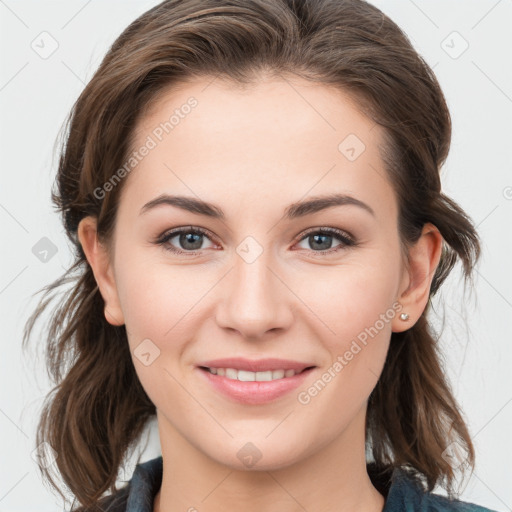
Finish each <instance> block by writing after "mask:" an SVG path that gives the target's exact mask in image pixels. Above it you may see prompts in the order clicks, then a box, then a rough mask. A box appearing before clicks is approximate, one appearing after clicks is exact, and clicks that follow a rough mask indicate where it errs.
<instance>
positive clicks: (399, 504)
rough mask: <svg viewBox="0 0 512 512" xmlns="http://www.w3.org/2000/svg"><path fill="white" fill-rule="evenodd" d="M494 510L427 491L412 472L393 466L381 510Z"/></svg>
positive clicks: (406, 511)
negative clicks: (384, 502)
mask: <svg viewBox="0 0 512 512" xmlns="http://www.w3.org/2000/svg"><path fill="white" fill-rule="evenodd" d="M416 511H418V512H447V511H454V512H496V511H495V510H492V509H489V508H486V507H483V506H481V505H476V504H475V503H469V502H466V501H461V500H458V499H449V498H448V497H446V496H441V495H439V494H434V493H433V492H427V491H425V490H424V489H423V487H422V486H421V483H420V481H419V480H418V478H416V477H415V476H414V475H413V474H411V473H409V472H407V471H406V470H404V469H403V468H395V470H394V471H393V474H392V476H391V485H390V487H389V492H388V495H387V498H386V504H385V506H384V511H383V512H416Z"/></svg>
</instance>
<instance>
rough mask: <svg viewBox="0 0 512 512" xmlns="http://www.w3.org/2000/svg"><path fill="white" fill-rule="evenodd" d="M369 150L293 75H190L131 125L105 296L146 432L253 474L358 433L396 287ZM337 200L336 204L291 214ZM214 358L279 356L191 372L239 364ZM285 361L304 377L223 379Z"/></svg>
mask: <svg viewBox="0 0 512 512" xmlns="http://www.w3.org/2000/svg"><path fill="white" fill-rule="evenodd" d="M292 85H293V87H292ZM191 97H193V98H194V100H193V101H191V100H190V98H191ZM187 102H188V103H187ZM187 104H188V105H193V106H191V107H185V105H187ZM176 110H177V112H176ZM173 113H175V117H174V121H171V122H172V128H169V124H167V125H165V122H166V121H167V122H168V121H169V118H170V117H171V116H172V115H173ZM163 127H166V128H167V131H166V130H165V129H164V128H163ZM158 128H160V129H158ZM148 137H149V138H148ZM150 139H151V141H152V142H150ZM381 140H382V131H381V128H380V127H379V126H377V125H375V124H374V123H373V122H371V121H370V120H368V119H367V118H365V117H364V116H363V115H362V114H361V113H360V112H359V111H358V110H357V108H356V107H355V105H354V104H353V103H352V102H351V101H350V100H349V98H348V97H347V96H345V95H344V94H343V93H341V92H340V91H339V90H334V89H330V88H328V87H326V86H320V85H314V84H312V83H309V82H305V81H301V80H298V79H294V80H293V81H289V82H287V81H284V80H283V81H277V80H276V81H261V82H259V83H258V84H257V85H255V86H253V87H251V88H247V89H245V90H240V89H236V88H234V87H233V86H229V85H228V84H226V83H223V82H221V81H219V80H215V81H213V82H212V81H211V78H210V79H204V80H198V81H196V82H191V83H188V84H187V85H186V86H183V87H180V88H179V89H173V90H172V91H166V92H165V93H164V94H162V95H161V96H160V97H159V98H158V101H156V102H155V103H154V104H153V106H152V108H151V109H150V110H149V111H148V112H147V113H146V114H145V116H144V117H143V118H142V119H141V121H140V122H139V124H138V125H137V130H136V138H135V144H134V148H135V149H140V148H141V147H142V146H144V145H146V147H149V149H148V150H147V151H145V150H141V151H139V154H140V155H142V153H144V156H141V158H140V161H139V162H138V163H137V165H136V167H135V168H134V169H133V170H132V171H131V172H130V173H129V175H128V176H127V177H125V178H124V179H125V182H124V183H123V190H122V194H121V197H120V203H119V208H118V216H117V220H116V227H115V233H114V238H113V243H114V246H113V248H114V250H113V252H112V254H111V270H112V276H113V282H114V292H113V294H112V295H110V296H109V298H108V300H106V302H107V309H109V314H110V318H111V319H112V318H116V319H117V321H118V322H119V323H125V324H126V329H127V332H128V337H129V344H130V349H131V351H132V356H133V364H134V366H135V369H136V371H137V374H138V377H139V379H140V381H141V383H142V386H143V387H144V389H145V390H146V392H147V394H148V396H149V397H150V399H151V400H152V401H153V403H154V404H155V406H156V408H157V411H158V421H159V428H160V432H161V433H162V432H165V433H166V435H168V436H169V437H172V438H173V439H174V442H176V443H181V444H182V446H192V447H194V449H195V450H197V453H200V454H203V455H205V456H207V457H209V458H210V459H213V460H214V461H216V462H218V463H221V464H225V465H227V466H230V467H238V468H243V467H244V464H245V465H246V466H247V458H244V455H247V454H248V455H253V456H254V457H256V458H259V459H260V460H259V462H258V467H260V468H262V469H270V468H274V469H275V468H280V467H286V466H289V465H291V464H293V463H296V462H299V461H300V460H304V459H305V458H306V457H308V456H310V455H312V454H314V453H317V452H319V451H320V450H321V449H322V448H324V447H326V446H327V445H330V444H331V443H333V442H336V441H337V440H340V439H343V438H344V439H346V440H347V439H348V437H347V436H349V435H350V436H352V437H353V436H354V435H355V434H354V429H353V428H352V427H353V425H354V422H355V421H357V425H358V432H359V433H358V435H360V434H361V428H362V427H363V426H364V423H363V421H364V413H365V410H366V405H367V399H368V396H369V394H370V393H371V391H372V389H373V388H374V387H375V385H376V383H377V380H378V377H379V375H380V373H381V370H382V368H383V365H384V361H385V357H386V353H387V349H388V345H389V340H390V336H391V332H392V330H394V326H396V325H397V322H398V320H397V318H398V310H399V308H400V306H399V305H398V303H397V300H398V298H399V297H400V293H401V291H403V289H404V283H405V281H404V275H405V274H404V265H403V261H402V257H401V250H400V242H399V234H398V230H397V212H398V207H397V202H396V198H395V195H394V191H393V188H392V186H391V185H390V183H389V182H388V181H387V179H386V173H385V170H384V167H383V163H382V161H381V158H380V155H379V150H378V146H379V144H381ZM150 146H151V147H150ZM334 195H339V196H340V197H341V196H346V197H345V199H342V200H341V201H340V202H339V203H338V204H335V203H334V202H333V203H331V205H330V206H328V207H326V205H325V203H324V204H323V206H324V207H323V208H319V205H320V203H318V202H317V203H313V204H312V205H310V207H302V208H301V207H300V206H297V203H301V202H308V201H311V200H312V199H314V198H320V197H325V196H334ZM165 196H183V197H184V198H186V199H190V200H194V201H202V202H206V203H208V204H209V205H210V208H208V209H207V208H205V207H203V208H199V207H195V208H192V207H190V205H189V207H190V208H187V203H186V201H185V200H181V202H180V201H174V202H173V201H172V200H169V198H168V197H167V198H165ZM347 197H348V198H349V199H347ZM156 199H158V200H157V201H155V200H156ZM315 204H316V207H315ZM292 205H295V206H292ZM320 206H321V205H320ZM191 210H192V211H191ZM224 358H241V359H244V360H248V361H249V363H250V362H254V361H256V362H261V361H262V360H263V359H268V358H271V359H280V360H286V361H287V362H283V361H281V362H277V363H275V365H274V366H271V365H270V364H269V363H268V362H267V363H265V362H264V361H263V365H262V366H261V367H259V368H258V367H255V366H250V364H249V366H248V367H246V368H245V369H246V370H248V369H249V368H253V369H254V370H259V373H260V375H258V374H253V373H246V372H240V373H237V372H235V373H233V371H228V372H227V373H228V375H224V376H222V375H221V374H222V373H223V371H222V370H217V375H214V374H213V373H210V372H209V371H208V370H205V369H204V368H201V366H203V365H205V363H210V367H215V366H217V367H234V369H235V370H236V367H237V366H238V367H240V368H244V366H243V364H242V363H243V361H242V362H241V361H231V362H223V363H211V362H212V361H215V360H218V359H224ZM245 362H246V363H247V361H245ZM293 363H295V364H296V365H298V366H297V367H296V368H295V369H296V370H297V371H298V370H300V369H302V368H309V369H307V370H305V371H303V372H302V373H300V374H297V375H295V376H294V377H286V376H284V377H283V378H281V379H277V380H276V381H267V382H263V383H261V384H260V383H258V381H254V382H239V381H238V380H235V379H238V378H240V379H246V378H247V379H252V378H257V379H260V378H271V377H279V376H280V373H279V371H278V370H279V369H284V370H286V369H293V367H294V366H293ZM206 366H208V365H206ZM270 366H271V367H270ZM269 367H270V368H269ZM272 370H274V372H275V371H277V373H273V372H272ZM213 371H214V372H215V370H213ZM269 372H270V373H269ZM287 375H291V373H289V372H288V373H287ZM233 377H234V378H235V379H234V378H233ZM227 381H229V382H227ZM349 433H350V434H349ZM358 439H359V440H360V439H361V438H360V437H358ZM363 439H364V438H363ZM352 440H353V439H352ZM244 450H245V452H244Z"/></svg>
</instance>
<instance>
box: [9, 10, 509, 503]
mask: <svg viewBox="0 0 512 512" xmlns="http://www.w3.org/2000/svg"><path fill="white" fill-rule="evenodd" d="M157 3H158V2H156V1H149V0H146V1H137V2H135V1H126V0H124V1H121V0H116V1H113V0H110V1H103V2H99V1H98V0H88V1H87V0H85V1H84V0H79V1H78V0H67V1H48V0H46V1H41V0H38V1H21V2H15V1H14V0H0V24H1V32H0V33H1V35H0V38H1V44H2V47H1V48H2V52H1V53H2V59H1V70H0V119H1V125H0V130H1V137H0V141H1V142H0V169H1V173H2V174H1V177H2V180H1V186H0V227H1V235H2V250H1V251H0V257H1V265H0V269H1V275H0V311H1V318H2V331H1V332H2V337H3V339H2V356H1V359H0V361H1V363H0V364H1V367H0V372H1V379H2V382H1V386H0V432H1V435H0V450H1V452H0V453H1V462H2V464H1V473H0V512H5V511H34V510H38V511H55V510H62V504H61V502H60V500H57V498H55V497H54V496H53V495H52V494H51V493H50V491H49V490H48V489H47V488H46V487H45V486H44V485H43V483H42V482H41V481H40V477H39V473H38V469H37V467H36V462H35V461H34V460H33V459H32V457H31V452H32V451H33V450H34V448H35V440H34V439H35V436H34V429H35V424H36V419H37V414H38V412H39V409H40V407H41V404H42V400H43V398H44V396H45V394H46V393H47V392H48V391H49V390H50V384H49V381H48V379H47V376H46V372H45V369H44V366H43V364H42V360H37V359H36V357H35V356H34V357H32V358H30V359H27V358H26V357H25V356H24V354H23V353H22V352H21V337H22V329H23V325H24V323H25V321H26V319H27V317H28V315H29V313H30V312H31V311H32V309H33V307H34V306H35V304H36V299H35V298H31V296H32V294H34V293H35V292H36V291H37V290H39V289H41V288H42V287H43V286H44V285H46V284H48V283H50V282H51V281H53V280H54V279H56V278H57V277H59V276H60V275H61V273H62V272H63V270H64V269H65V268H67V266H68V265H69V264H70V262H71V253H70V249H69V246H68V244H67V242H66V239H65V236H64V233H63V228H62V227H61V224H60V220H59V218H58V216H57V215H56V214H55V213H54V212H53V211H52V206H51V203H50V188H51V184H52V181H53V176H54V174H55V170H56V163H57V158H56V155H57V153H55V152H54V144H55V141H56V138H57V135H58V133H59V130H60V128H61V126H62V123H63V121H64V118H65V116H66V114H67V113H68V111H69V109H70V108H71V106H72V104H73V102H74V101H75V99H76V98H77V97H78V95H79V93H80V92H81V90H82V89H83V87H84V85H85V84H86V83H87V81H88V80H89V79H90V78H91V76H92V74H93V72H94V70H95V69H96V68H97V66H98V64H99V62H100V59H101V58H102V57H103V55H104V53H105V51H106V50H107V48H108V46H109V45H110V44H111V43H112V42H113V41H114V39H115V38H116V37H117V36H118V35H119V34H120V33H121V31H122V30H123V29H124V28H125V27H126V26H127V25H128V24H129V22H131V21H132V20H133V19H135V18H136V17H137V16H138V15H140V14H141V13H143V12H144V11H146V10H147V9H149V8H150V7H152V6H153V5H156V4H157ZM372 3H374V4H375V5H377V6H378V7H379V8H381V9H382V10H383V11H384V12H385V13H386V14H388V15H389V16H390V17H391V18H392V19H393V20H394V21H395V22H397V23H398V25H400V26H401V27H402V28H403V29H404V30H405V32H406V33H407V34H408V35H409V37H410V38H411V41H412V42H413V44H414V46H415V48H416V49H417V50H418V51H419V52H420V54H421V55H423V57H424V58H425V60H426V61H427V62H428V63H429V64H430V65H431V66H432V67H433V68H434V71H435V73H436V75H437V77H438V79H439V81H440V83H441V86H442V88H443V91H444V93H445V95H446V98H447V101H448V104H449V107H450V111H451V114H452V118H453V139H452V149H451V152H450V156H449V158H448V161H447V163H446V165H445V166H444V168H443V174H442V176H443V187H444V191H445V193H447V194H448V195H450V196H451V197H453V198H454V199H455V200H456V201H457V202H458V203H459V204H460V205H461V206H462V207H463V208H464V209H465V210H466V211H467V212H468V214H469V215H470V216H471V217H472V218H473V219H474V221H475V223H476V224H477V225H478V229H479V232H480V234H481V237H482V239H483V246H484V247H483V249H484V253H483V258H482V261H481V264H480V266H479V267H478V272H477V273H476V281H475V291H474V293H473V294H466V295H464V294H463V291H462V287H461V282H460V280H459V277H458V275H453V276H451V277H450V279H449V281H448V282H447V283H446V285H445V287H444V290H443V293H442V294H441V296H440V298H439V300H436V304H438V308H437V311H438V314H437V315H433V316H432V320H433V321H434V323H435V325H436V329H438V330H440V329H441V319H442V315H443V314H444V315H445V325H444V330H443V332H442V338H441V340H442V341H441V346H442V350H443V351H444V353H445V358H446V365H447V371H448V373H449V377H450V381H451V383H452V385H453V388H454V391H455V394H456V397H457V399H458V400H459V402H460V404H461V405H462V408H463V410H464V412H465V415H466V418H467V420H468V424H469V427H470V431H471V433H472V435H473V439H474V443H475V445H476V450H477V465H476V469H475V473H474V475H473V477H472V478H471V480H469V482H468V484H467V485H466V487H465V488H464V491H463V493H462V494H461V496H460V498H461V499H463V500H465V501H472V502H475V503H479V504H482V505H485V506H487V507H490V508H493V509H496V510H498V511H505V510H512V486H511V485H510V483H511V476H510V470H509V463H510V460H511V459H512V448H511V444H510V437H509V433H510V427H511V425H512V421H511V420H512V404H511V401H512V386H511V382H512V380H511V377H510V374H511V371H510V368H511V366H512V348H511V346H512V340H511V335H510V333H511V327H512V325H511V324H512V322H511V320H512V275H511V272H510V267H509V262H510V261H511V256H512V243H511V236H510V233H511V229H510V224H511V220H512V172H511V167H512V166H511V163H512V162H511V159H512V158H511V156H510V155H511V152H510V146H511V145H512V138H511V135H512V129H511V128H512V126H511V125H512V69H511V63H512V55H511V54H512V36H511V32H512V30H511V29H512V2H511V1H510V0H499V1H497V0H485V1H484V0H482V1H475V0H473V1H468V0H464V1H462V0H461V1H453V0H452V1H446V0H442V1H441V0H436V1H427V0H414V1H413V0H403V1H396V2H394V1H393V2H391V1H386V2H384V1H376V0H374V1H373V2H372ZM43 31H46V32H48V33H49V34H51V38H53V39H54V40H55V41H56V42H57V43H58V48H57V49H56V51H55V52H54V53H53V54H52V55H50V56H46V55H44V56H45V57H47V58H42V57H41V56H40V55H39V54H38V53H36V51H34V49H33V48H32V47H31V45H33V46H36V45H37V44H38V45H39V48H41V49H40V50H39V52H43V51H49V49H51V44H52V41H51V39H50V38H49V36H45V35H43V36H41V35H40V34H41V33H42V32H43ZM454 31H455V32H457V33H458V34H459V35H457V34H454V33H453V32H454ZM43 37H45V38H46V39H45V43H44V48H45V49H44V50H43V48H42V47H43V43H41V38H43ZM33 41H34V43H33ZM466 44H467V45H469V46H468V48H467V49H466V50H465V51H464V52H463V53H461V52H462V50H463V49H464V47H465V45H466ZM459 54H460V55H459ZM43 237H47V238H48V239H50V240H51V241H52V243H53V244H55V246H56V248H57V253H56V254H55V255H54V256H53V257H51V258H48V261H46V262H43V261H41V260H40V259H39V258H37V257H36V256H35V255H34V253H33V252H32V248H33V247H34V246H35V245H36V244H37V243H38V242H39V241H40V240H41V238H43ZM458 270H459V267H457V269H456V271H458ZM441 299H442V300H444V303H445V307H444V309H443V308H442V306H441V305H440V304H439V301H440V300H441ZM43 324H44V322H43ZM36 332H37V331H36ZM32 346H34V345H32ZM155 425H156V424H155V423H153V424H152V425H151V426H150V428H149V429H148V437H147V440H148V444H147V447H146V449H145V451H143V453H142V460H147V459H150V458H152V457H154V456H156V455H158V454H159V444H158V443H159V441H158V437H157V432H156V429H155ZM131 468H133V465H132V466H131ZM128 469H129V470H131V469H130V468H128ZM125 476H126V477H127V478H129V477H130V476H131V475H130V472H129V471H128V470H127V473H126V475H125ZM437 492H439V493H441V494H443V491H442V489H437Z"/></svg>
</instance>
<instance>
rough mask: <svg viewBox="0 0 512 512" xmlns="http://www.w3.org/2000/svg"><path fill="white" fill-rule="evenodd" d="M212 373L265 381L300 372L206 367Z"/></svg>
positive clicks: (231, 377)
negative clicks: (250, 370) (251, 370)
mask: <svg viewBox="0 0 512 512" xmlns="http://www.w3.org/2000/svg"><path fill="white" fill-rule="evenodd" d="M208 369H209V370H210V372H211V373H213V374H214V375H219V376H221V377H227V378H228V379H233V380H240V381H242V382H250V381H258V382H265V381H270V380H277V379H283V378H285V377H293V376H294V375H295V374H297V373H300V372H296V371H295V370H268V371H265V372H249V371H247V370H235V369H234V368H208Z"/></svg>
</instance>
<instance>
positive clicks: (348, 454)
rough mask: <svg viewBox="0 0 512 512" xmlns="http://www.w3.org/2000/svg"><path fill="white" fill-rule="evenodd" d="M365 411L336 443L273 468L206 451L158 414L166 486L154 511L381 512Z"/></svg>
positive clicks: (155, 503)
mask: <svg viewBox="0 0 512 512" xmlns="http://www.w3.org/2000/svg"><path fill="white" fill-rule="evenodd" d="M365 413H366V410H365V409H364V408H363V409H362V410H361V413H360V414H358V416H357V417H356V418H355V419H354V421H353V422H352V423H351V424H350V425H348V426H347V428H346V429H345V430H344V432H343V433H342V434H341V435H340V436H339V437H338V438H336V439H335V441H334V442H332V443H330V444H328V445H327V446H325V447H323V448H322V449H321V450H319V451H317V452H315V453H314V454H312V455H309V456H306V457H303V458H301V459H300V460H298V461H297V462H296V463H294V464H292V465H289V466H287V467H284V468H279V469H275V470H268V471H265V470H258V471H255V470H249V471H248V470H239V469H234V468H232V467H228V466H225V465H222V464H219V463H218V462H217V461H215V460H213V459H212V458H210V457H208V456H206V455H205V454H204V453H203V452H201V451H200V450H198V449H197V448H196V447H195V446H192V445H191V444H190V443H188V442H187V441H186V439H184V438H183V436H181V435H180V433H179V432H177V431H176V430H175V429H174V428H173V426H172V425H171V424H170V423H169V422H168V421H167V420H166V419H165V418H164V417H163V416H159V417H158V420H159V421H158V425H159V433H160V442H161V446H162V457H163V461H164V464H163V476H162V486H161V489H160V491H159V492H158V494H157V495H156V497H155V502H154V505H153V512H177V511H184V510H186V511H201V512H221V511H225V510H226V504H229V507H228V508H229V509H230V510H244V512H261V511H265V512H274V511H275V512H277V511H279V512H304V510H307V511H308V512H325V511H331V510H333V509H334V508H335V509H336V511H337V512H349V511H350V512H359V511H361V512H362V511H365V512H382V510H383V508H384V503H385V500H384V497H383V496H382V495H381V494H380V493H379V492H378V491H377V489H375V487H374V486H373V485H372V483H371V480H370V478H369V476H368V472H367V469H366V458H365V442H364V441H365V439H364V421H365Z"/></svg>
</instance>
